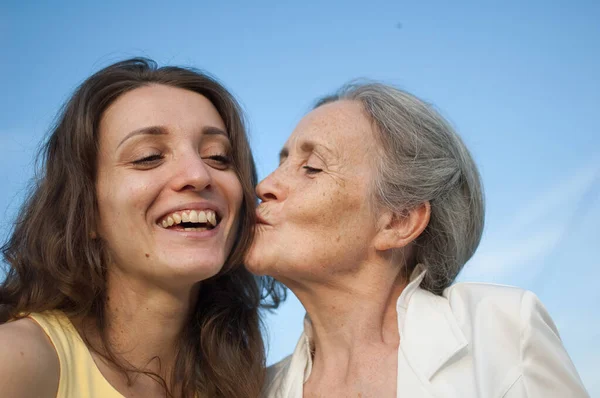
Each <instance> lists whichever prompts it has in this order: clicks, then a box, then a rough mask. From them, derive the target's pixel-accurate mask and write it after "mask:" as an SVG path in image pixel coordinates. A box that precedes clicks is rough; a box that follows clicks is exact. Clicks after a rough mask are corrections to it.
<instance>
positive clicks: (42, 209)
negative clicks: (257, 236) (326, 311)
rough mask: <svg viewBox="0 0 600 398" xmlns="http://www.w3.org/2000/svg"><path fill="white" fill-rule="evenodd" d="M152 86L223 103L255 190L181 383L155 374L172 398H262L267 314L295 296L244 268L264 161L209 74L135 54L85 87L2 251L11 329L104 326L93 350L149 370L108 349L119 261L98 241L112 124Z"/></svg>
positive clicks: (188, 332)
mask: <svg viewBox="0 0 600 398" xmlns="http://www.w3.org/2000/svg"><path fill="white" fill-rule="evenodd" d="M149 84H163V85H168V86H173V87H178V88H183V89H186V90H190V91H194V92H196V93H198V94H201V95H203V96H204V97H206V98H207V99H208V100H210V101H211V102H212V104H213V105H214V106H215V108H216V109H217V111H218V112H219V114H220V116H221V118H222V119H223V121H224V122H225V126H226V128H227V133H228V135H229V139H230V140H231V143H232V163H233V167H234V169H235V171H236V173H237V175H238V178H239V180H240V182H241V185H242V189H243V193H244V199H243V203H242V209H241V212H240V222H239V231H238V238H237V240H236V242H235V244H234V246H233V249H232V251H231V253H230V255H229V257H228V259H227V261H226V264H225V265H224V266H223V269H222V270H221V272H220V273H219V274H218V275H216V276H215V277H213V278H210V279H208V280H205V281H202V282H201V284H202V288H201V289H200V293H199V297H198V300H197V302H196V304H195V306H193V309H192V311H191V313H190V316H189V320H188V322H187V324H186V325H185V327H184V330H182V331H181V334H180V340H179V347H178V352H177V360H176V363H175V367H174V369H173V374H172V377H171V380H172V382H171V385H169V386H167V385H166V383H165V382H164V380H163V379H162V378H160V377H159V376H158V375H152V376H155V377H156V378H157V379H159V381H160V382H161V383H162V384H163V385H164V387H165V393H166V395H168V396H171V395H180V396H182V397H192V396H195V395H196V394H197V393H200V394H201V395H207V396H210V397H236V398H237V397H249V398H250V397H252V398H254V397H257V396H258V395H259V393H260V389H261V387H262V383H263V380H264V372H265V370H264V368H265V354H264V352H265V350H264V345H263V340H262V337H261V323H260V312H259V310H260V307H261V306H263V307H268V308H274V307H277V305H278V304H279V302H280V300H282V299H283V298H284V292H283V291H282V290H280V288H279V286H278V285H277V284H276V283H275V282H274V281H273V280H272V279H264V278H262V279H259V278H257V277H255V276H253V275H251V274H250V273H249V272H248V271H246V269H245V268H244V267H243V266H242V261H243V256H244V253H245V251H246V250H247V248H248V246H249V244H250V243H251V241H252V237H253V229H254V221H255V220H254V218H255V211H254V209H255V205H256V199H255V194H254V186H255V185H256V180H257V177H256V170H255V166H254V160H253V158H252V154H251V152H250V145H249V143H248V140H247V137H246V129H245V125H244V120H243V117H242V111H241V109H240V106H239V104H238V103H237V102H236V100H235V99H234V98H233V96H232V95H231V94H230V93H229V92H228V91H227V90H226V89H225V88H224V87H223V86H222V85H221V84H219V83H218V82H217V81H216V80H215V79H213V78H212V77H210V76H209V75H207V74H205V73H203V72H200V71H198V70H194V69H187V68H180V67H171V66H169V67H160V68H159V67H157V65H156V63H155V62H154V61H152V60H148V59H142V58H134V59H130V60H126V61H122V62H118V63H116V64H113V65H111V66H108V67H106V68H104V69H102V70H100V71H99V72H97V73H96V74H94V75H93V76H91V77H90V78H88V79H87V80H85V81H84V82H83V83H82V84H81V85H80V86H79V87H78V88H77V89H76V91H75V93H74V94H73V96H72V97H71V98H70V100H68V102H67V103H66V104H65V105H64V107H63V109H62V111H61V112H60V113H59V116H58V119H57V122H56V125H55V127H54V128H53V130H52V131H51V133H50V135H49V137H48V139H47V141H46V142H45V144H44V146H43V147H42V148H41V150H40V153H39V155H38V170H37V174H36V178H35V179H34V181H33V186H32V187H31V189H30V194H29V196H28V197H27V199H26V200H25V202H24V204H23V206H22V208H21V210H20V212H19V213H18V217H17V219H16V221H15V224H14V226H13V230H12V233H11V235H10V236H9V238H8V240H7V241H6V243H5V244H4V245H3V246H2V253H3V256H4V260H5V262H6V263H7V264H8V271H7V274H6V279H5V280H4V282H3V283H2V284H1V285H0V323H3V322H6V321H7V320H9V319H15V318H22V317H24V316H26V315H27V314H28V313H31V312H43V311H47V310H61V311H63V312H64V313H65V314H66V315H67V316H69V317H71V318H80V317H83V318H91V319H94V320H95V324H96V328H97V329H98V331H99V333H100V336H101V341H102V347H99V348H96V347H90V348H92V349H94V350H96V351H98V352H99V353H101V354H102V355H103V356H105V357H106V358H107V359H109V360H110V361H111V362H112V363H113V364H114V365H115V366H117V367H118V368H119V369H121V370H122V371H123V372H125V374H127V375H128V377H129V374H130V373H131V372H144V371H143V370H138V369H133V368H131V367H130V366H127V364H126V363H125V362H124V361H122V360H120V359H119V356H118V355H117V354H116V353H114V351H113V350H112V349H111V346H110V344H109V342H108V337H107V333H106V319H107V317H106V313H105V311H106V306H105V304H106V278H105V276H106V271H107V269H106V267H107V261H106V260H107V256H106V250H105V247H104V245H103V242H102V240H101V239H93V238H92V236H93V231H96V230H97V228H96V227H97V222H98V218H97V214H98V212H97V210H98V204H97V199H96V193H95V192H96V190H95V183H96V165H97V155H98V126H99V123H100V120H101V118H102V115H103V113H104V111H105V110H106V108H107V107H108V106H109V105H110V104H111V103H113V102H114V101H115V100H116V99H117V98H118V97H119V96H121V95H123V94H124V93H126V92H129V91H131V90H134V89H136V88H138V87H142V86H145V85H149ZM84 338H85V333H84ZM86 341H87V339H86ZM144 373H146V372H144Z"/></svg>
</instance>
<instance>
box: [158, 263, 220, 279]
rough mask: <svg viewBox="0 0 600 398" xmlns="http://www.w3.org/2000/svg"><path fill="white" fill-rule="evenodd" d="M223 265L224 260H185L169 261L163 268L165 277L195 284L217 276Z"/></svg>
mask: <svg viewBox="0 0 600 398" xmlns="http://www.w3.org/2000/svg"><path fill="white" fill-rule="evenodd" d="M224 264H225V259H220V258H219V259H216V258H215V259H207V258H199V259H190V258H186V259H185V260H184V259H182V260H181V261H177V260H176V259H169V263H168V264H167V265H166V266H165V271H166V273H168V274H170V275H166V277H169V276H171V275H172V276H174V277H176V278H182V279H183V280H186V281H189V282H190V283H192V284H193V283H196V282H200V281H203V280H205V279H208V278H211V277H213V276H215V275H216V274H218V273H219V272H220V271H221V269H222V268H223V266H224Z"/></svg>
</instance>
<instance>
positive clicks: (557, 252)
mask: <svg viewBox="0 0 600 398" xmlns="http://www.w3.org/2000/svg"><path fill="white" fill-rule="evenodd" d="M41 3H47V5H44V4H41ZM482 3H483V2H475V1H472V2H461V5H457V4H456V2H447V1H426V2H404V1H381V0H370V1H368V2H365V1H349V0H345V1H313V0H305V1H302V2H292V1H252V2H250V1H227V2H225V1H223V2H203V1H189V2H169V4H168V3H167V2H165V1H160V2H155V1H150V0H144V1H127V2H121V1H110V0H107V1H102V2H99V1H96V2H88V1H56V2H32V1H17V0H4V1H3V2H2V5H0V50H1V51H0V60H1V62H0V76H1V77H0V79H1V81H2V84H1V87H2V88H1V91H0V148H1V149H2V155H1V156H0V182H1V184H2V185H1V186H2V188H1V189H0V237H5V236H6V234H7V231H8V230H9V228H10V225H11V222H12V220H13V218H14V216H15V214H16V211H17V209H18V206H19V204H20V203H21V199H22V196H23V192H24V190H25V189H26V186H27V183H28V180H29V178H30V177H31V176H32V171H33V168H32V165H33V155H34V151H35V149H36V147H37V144H38V143H39V141H40V140H41V138H42V137H43V135H44V134H45V133H46V131H47V130H48V128H49V126H50V124H51V122H52V120H53V118H54V116H55V114H56V112H57V111H58V109H59V107H60V105H61V104H62V103H63V101H64V100H65V99H66V98H68V96H69V95H70V93H71V92H72V91H73V89H74V88H75V87H76V86H77V85H78V84H79V83H80V82H81V81H82V80H83V79H85V78H86V77H87V76H89V75H90V74H92V73H93V72H95V71H96V70H98V69H99V68H101V67H103V66H106V65H108V64H109V63H112V62H114V61H117V60H120V59H123V58H126V57H131V56H147V57H151V58H154V59H155V60H157V61H158V62H159V63H160V64H177V65H188V66H194V67H199V68H201V69H204V70H206V71H209V72H210V73H212V74H214V75H216V76H217V77H218V78H219V79H220V80H222V81H223V82H224V83H225V84H226V86H227V87H229V88H230V89H231V90H232V91H233V92H234V93H235V95H236V96H237V97H238V98H239V99H240V101H241V102H242V103H243V105H244V107H245V110H246V111H247V114H248V119H249V121H250V134H251V140H252V146H253V149H254V151H255V152H254V153H255V157H256V161H257V165H258V169H259V174H260V176H261V177H264V176H266V175H267V174H268V173H269V172H270V171H272V170H273V169H274V168H275V167H276V165H277V153H278V151H279V149H280V148H281V145H282V144H283V143H284V141H285V140H286V138H287V136H288V135H289V133H290V132H291V131H292V130H293V128H294V125H295V124H296V123H297V121H298V120H299V119H300V118H301V117H302V115H303V114H304V113H305V112H306V111H307V110H308V109H309V107H310V105H311V103H312V102H313V101H314V99H315V98H317V97H319V96H321V95H323V94H325V93H328V92H330V91H332V90H333V89H335V88H336V87H338V86H339V85H341V84H342V83H344V82H346V81H348V80H350V79H353V78H357V77H368V78H373V79H379V80H383V81H386V82H389V83H393V84H396V85H398V86H400V87H402V88H404V89H407V90H409V91H411V92H413V93H415V94H417V95H418V96H421V97H422V98H424V99H426V100H427V101H430V102H433V103H434V104H436V105H437V107H438V108H439V109H440V110H441V112H442V114H443V115H445V116H446V117H447V118H448V119H449V120H450V121H451V122H452V124H453V125H454V126H455V127H456V129H457V130H458V131H459V132H460V134H461V135H462V136H463V137H464V139H465V141H466V143H467V145H468V146H469V147H470V148H471V150H472V152H473V154H474V157H475V158H476V161H477V163H478V165H479V166H480V168H481V173H482V176H483V180H484V184H485V188H486V196H487V219H486V230H485V234H484V238H483V241H482V243H481V246H480V249H479V251H478V252H477V254H476V255H475V257H474V258H473V259H472V261H470V262H469V264H468V265H467V267H466V269H465V270H464V272H463V273H462V274H461V276H460V278H459V279H460V280H477V281H487V282H496V283H504V284H512V285H518V286H521V287H524V288H528V289H531V290H533V291H534V292H535V293H536V294H538V296H539V297H540V298H541V299H542V301H543V302H544V303H545V304H546V306H547V308H548V309H549V311H550V313H551V315H552V316H553V318H554V320H555V322H556V324H557V325H558V328H559V330H560V332H561V336H562V338H563V341H564V343H565V345H566V347H567V349H568V350H569V352H570V354H571V356H572V358H573V360H574V362H575V364H576V366H577V367H578V370H579V372H580V374H581V376H582V378H583V379H584V382H585V384H586V386H587V388H588V389H589V391H590V393H591V395H592V396H594V395H596V396H600V379H599V378H598V377H597V375H598V370H597V369H598V359H599V358H600V343H599V341H600V311H599V310H598V307H599V305H600V290H599V289H597V285H598V281H599V280H600V260H599V259H598V255H597V252H598V249H599V248H600V245H599V243H600V239H599V238H600V233H599V228H598V223H599V222H600V131H599V130H600V127H599V123H598V115H599V109H600V77H599V71H600V24H599V23H598V21H599V20H600V3H599V2H597V1H552V2H549V1H504V2H495V3H496V4H494V5H492V4H491V2H488V3H489V4H488V5H483V4H482ZM302 317H303V310H302V307H301V305H300V304H299V303H298V301H297V300H295V299H294V298H293V297H292V298H291V299H290V300H288V302H287V303H286V304H285V305H284V306H283V307H282V309H281V310H280V311H279V312H278V313H276V314H274V315H271V316H269V317H268V319H267V326H268V329H269V336H270V337H269V338H270V351H269V357H268V358H269V363H272V362H274V361H277V360H279V359H281V358H282V357H283V356H285V355H287V354H288V353H290V352H291V351H292V350H293V348H294V345H295V343H296V339H297V338H298V335H299V334H300V331H301V326H302Z"/></svg>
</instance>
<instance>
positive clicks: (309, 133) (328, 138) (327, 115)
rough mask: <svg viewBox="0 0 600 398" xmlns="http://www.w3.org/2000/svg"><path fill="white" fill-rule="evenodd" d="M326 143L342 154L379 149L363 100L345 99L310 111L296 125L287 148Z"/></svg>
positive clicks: (343, 155) (329, 148)
mask: <svg viewBox="0 0 600 398" xmlns="http://www.w3.org/2000/svg"><path fill="white" fill-rule="evenodd" d="M307 143H308V144H310V145H309V146H312V145H314V146H323V147H324V148H325V149H326V150H330V151H332V152H337V153H339V154H340V156H342V157H346V156H348V155H353V154H355V153H360V154H362V153H365V152H368V151H371V150H375V145H376V144H375V136H374V131H373V125H372V123H371V121H370V119H369V118H368V116H367V114H366V112H365V110H364V108H363V107H362V104H360V103H359V102H358V101H348V100H341V101H335V102H332V103H329V104H325V105H322V106H320V107H318V108H317V109H314V110H313V111H311V112H310V113H308V114H307V115H306V116H305V117H304V118H302V120H301V121H300V122H299V123H298V125H297V126H296V129H295V130H294V132H293V133H292V135H291V136H290V138H289V140H288V142H287V143H286V149H287V150H292V148H294V147H297V148H305V147H307Z"/></svg>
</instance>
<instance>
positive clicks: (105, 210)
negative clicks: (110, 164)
mask: <svg viewBox="0 0 600 398" xmlns="http://www.w3.org/2000/svg"><path fill="white" fill-rule="evenodd" d="M107 181H110V183H107ZM155 190H156V189H155V188H154V186H153V184H152V181H150V180H149V179H136V180H127V179H123V178H116V177H115V178H111V179H105V180H104V181H102V182H100V183H99V184H98V187H97V197H98V211H99V216H100V224H101V225H104V226H105V228H110V227H111V226H115V225H121V226H122V227H128V224H131V226H129V227H130V228H131V227H133V226H134V225H138V224H139V220H137V221H135V220H136V219H137V218H138V216H140V215H141V216H142V217H143V216H144V215H145V213H146V210H147V209H148V207H149V205H150V204H151V203H152V200H153V198H154V197H155V196H156V195H154V191H155ZM130 228H129V229H130ZM111 229H112V228H111Z"/></svg>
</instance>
